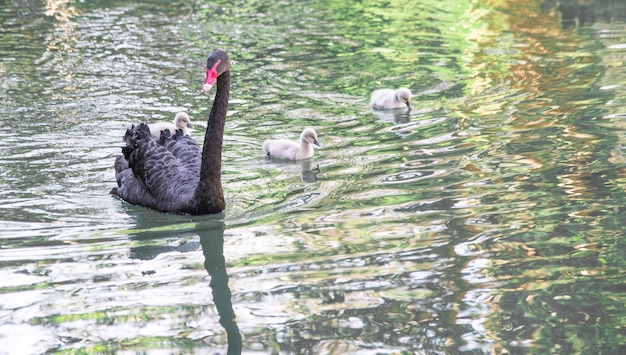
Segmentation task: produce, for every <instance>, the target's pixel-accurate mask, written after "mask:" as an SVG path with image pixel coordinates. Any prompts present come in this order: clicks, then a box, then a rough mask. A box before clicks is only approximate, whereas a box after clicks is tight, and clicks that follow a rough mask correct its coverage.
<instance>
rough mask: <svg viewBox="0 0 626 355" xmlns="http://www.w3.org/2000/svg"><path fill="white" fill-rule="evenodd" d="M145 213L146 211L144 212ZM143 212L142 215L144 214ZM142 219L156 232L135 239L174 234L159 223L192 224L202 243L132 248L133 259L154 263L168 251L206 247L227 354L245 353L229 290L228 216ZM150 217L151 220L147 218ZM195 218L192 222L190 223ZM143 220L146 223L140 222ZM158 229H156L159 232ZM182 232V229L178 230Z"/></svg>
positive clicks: (191, 242)
mask: <svg viewBox="0 0 626 355" xmlns="http://www.w3.org/2000/svg"><path fill="white" fill-rule="evenodd" d="M141 212H144V211H141ZM141 212H140V213H141ZM145 213H146V215H143V217H144V218H142V217H141V216H140V215H139V214H137V216H138V217H139V218H138V224H143V225H144V226H146V225H150V224H151V225H152V227H153V228H152V229H147V230H145V231H144V232H140V233H138V234H136V235H135V236H134V237H133V238H132V239H135V240H148V239H158V238H165V237H169V236H171V234H172V232H171V231H169V230H162V229H160V228H158V227H157V228H154V227H155V224H157V223H158V224H159V225H161V224H163V222H164V221H165V222H166V225H171V224H179V225H181V224H182V223H181V222H183V221H186V222H188V224H189V226H190V229H189V232H190V233H193V234H197V235H198V236H199V237H200V242H199V243H198V242H197V241H195V240H192V241H186V242H184V243H182V244H180V245H178V246H154V245H152V246H149V245H146V246H139V247H134V248H131V250H130V257H131V258H133V259H140V260H150V259H154V258H156V257H157V256H158V255H159V254H161V253H167V252H173V251H178V252H190V251H194V250H197V249H198V247H199V246H202V253H203V254H204V268H205V269H206V271H207V272H208V273H209V276H211V282H210V283H209V286H210V287H211V291H212V293H213V303H214V304H215V308H216V309H217V312H218V314H219V317H220V319H219V323H220V325H222V327H224V329H225V330H226V334H227V337H228V352H227V354H229V355H231V354H241V349H242V343H241V334H240V333H239V327H238V326H237V322H236V321H235V312H234V311H233V304H232V300H231V291H230V288H229V287H228V274H227V273H226V261H225V258H224V230H225V229H226V227H225V224H224V214H223V213H220V214H217V215H212V216H200V217H190V216H180V215H172V214H159V216H160V217H162V219H161V220H160V221H159V222H157V221H155V220H154V219H153V218H154V215H155V213H154V212H153V211H148V212H145ZM148 216H149V217H150V219H151V221H148V220H147V218H148ZM190 219H191V221H190ZM139 221H143V223H139ZM155 229H156V230H155ZM178 232H180V230H178Z"/></svg>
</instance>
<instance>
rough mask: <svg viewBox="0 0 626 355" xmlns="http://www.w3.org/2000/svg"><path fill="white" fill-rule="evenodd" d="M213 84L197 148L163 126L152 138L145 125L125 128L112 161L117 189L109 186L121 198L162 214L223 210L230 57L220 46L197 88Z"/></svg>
mask: <svg viewBox="0 0 626 355" xmlns="http://www.w3.org/2000/svg"><path fill="white" fill-rule="evenodd" d="M215 82H217V90H216V93H215V99H214V101H213V107H212V108H211V113H210V114H209V120H208V122H207V128H206V134H205V136H204V145H203V146H202V149H200V147H199V146H198V144H197V143H196V142H195V141H194V140H193V139H192V138H190V137H189V136H185V135H183V134H182V131H181V130H177V131H176V134H174V135H171V134H170V132H169V131H168V130H165V131H163V132H162V133H161V136H160V138H159V139H158V140H157V139H154V138H153V137H152V135H150V129H149V128H148V126H147V125H146V124H144V123H141V124H139V125H138V126H134V127H132V128H131V129H129V130H127V131H126V136H125V138H124V140H125V141H126V146H125V147H123V148H122V153H123V155H121V156H118V157H117V159H116V160H115V177H116V179H117V185H118V187H117V188H113V189H112V190H111V194H115V195H117V196H119V197H120V198H122V199H123V200H124V201H126V202H129V203H131V204H134V205H140V206H144V207H148V208H152V209H155V210H157V211H161V212H173V213H186V214H191V215H201V214H212V213H219V212H222V211H223V210H224V208H225V206H226V203H225V201H224V192H223V191H222V181H221V171H222V143H223V139H224V123H225V120H226V111H227V110H228V96H229V91H230V59H229V58H228V54H227V53H226V52H224V51H223V50H219V49H218V50H215V51H213V52H212V53H211V54H210V55H209V57H208V59H207V69H206V79H205V83H204V85H203V87H202V89H203V90H204V91H209V90H210V89H211V86H212V85H213V84H214V83H215Z"/></svg>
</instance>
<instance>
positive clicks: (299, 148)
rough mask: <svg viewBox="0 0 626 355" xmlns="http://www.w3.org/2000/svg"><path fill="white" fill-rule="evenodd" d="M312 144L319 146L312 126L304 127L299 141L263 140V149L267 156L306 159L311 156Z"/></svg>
mask: <svg viewBox="0 0 626 355" xmlns="http://www.w3.org/2000/svg"><path fill="white" fill-rule="evenodd" d="M313 144H315V145H316V146H318V147H321V145H320V142H319V141H318V140H317V133H315V130H314V129H313V128H305V129H304V131H302V134H301V135H300V142H292V141H290V140H287V139H268V140H266V141H265V142H263V150H264V151H265V154H266V155H267V156H268V157H274V158H278V159H289V160H301V159H307V158H310V157H312V156H313Z"/></svg>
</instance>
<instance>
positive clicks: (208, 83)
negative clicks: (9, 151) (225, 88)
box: [202, 60, 221, 92]
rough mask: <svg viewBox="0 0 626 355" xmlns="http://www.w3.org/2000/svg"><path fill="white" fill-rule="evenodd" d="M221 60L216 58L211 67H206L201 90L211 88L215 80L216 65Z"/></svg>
mask: <svg viewBox="0 0 626 355" xmlns="http://www.w3.org/2000/svg"><path fill="white" fill-rule="evenodd" d="M220 62H221V60H218V61H217V63H215V65H214V66H213V68H211V69H209V68H206V78H205V79H204V85H202V91H204V92H207V91H209V90H211V88H212V87H213V84H215V80H217V66H218V65H220Z"/></svg>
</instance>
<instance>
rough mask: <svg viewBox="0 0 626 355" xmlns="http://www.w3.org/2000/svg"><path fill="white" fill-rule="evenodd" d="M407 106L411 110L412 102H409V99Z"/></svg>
mask: <svg viewBox="0 0 626 355" xmlns="http://www.w3.org/2000/svg"><path fill="white" fill-rule="evenodd" d="M406 107H408V108H409V111H411V103H410V102H408V101H407V102H406Z"/></svg>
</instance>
